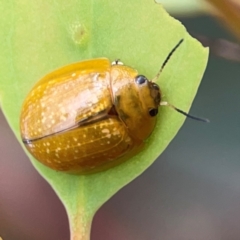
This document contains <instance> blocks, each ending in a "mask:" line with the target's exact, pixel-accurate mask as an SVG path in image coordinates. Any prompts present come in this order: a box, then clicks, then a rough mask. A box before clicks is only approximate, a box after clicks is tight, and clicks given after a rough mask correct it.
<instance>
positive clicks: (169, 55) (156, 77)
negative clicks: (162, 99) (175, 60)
mask: <svg viewBox="0 0 240 240" xmlns="http://www.w3.org/2000/svg"><path fill="white" fill-rule="evenodd" d="M183 40H184V39H183V38H182V39H181V40H180V41H179V42H178V44H177V45H176V46H175V47H174V48H173V49H172V51H171V52H170V53H169V54H168V55H167V57H166V59H165V60H164V62H163V64H162V66H161V68H160V70H159V71H158V73H157V75H156V76H155V77H154V78H153V80H152V82H156V80H157V79H158V78H159V76H160V74H161V72H162V70H163V69H164V67H165V65H166V64H167V62H168V60H169V59H170V58H171V56H172V55H173V53H174V52H175V51H176V50H177V48H178V47H179V46H180V45H181V43H182V42H183Z"/></svg>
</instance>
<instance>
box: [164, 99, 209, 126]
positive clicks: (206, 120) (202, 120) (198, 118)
mask: <svg viewBox="0 0 240 240" xmlns="http://www.w3.org/2000/svg"><path fill="white" fill-rule="evenodd" d="M160 106H168V107H170V108H172V109H174V110H175V111H177V112H179V113H181V114H183V115H184V116H186V117H188V118H192V119H194V120H197V121H201V122H206V123H209V122H210V121H209V119H207V118H200V117H195V116H192V115H190V114H188V113H186V112H184V111H183V110H181V109H179V108H176V107H175V106H173V105H172V104H170V103H168V102H160Z"/></svg>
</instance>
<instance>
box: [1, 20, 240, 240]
mask: <svg viewBox="0 0 240 240" xmlns="http://www.w3.org/2000/svg"><path fill="white" fill-rule="evenodd" d="M181 21H182V22H183V23H184V24H185V26H186V27H187V29H188V30H189V31H190V32H191V33H194V34H199V35H203V36H207V37H211V38H224V39H228V40H230V41H232V40H233V41H234V39H233V37H232V36H231V35H230V34H229V33H228V32H227V31H225V29H224V28H223V27H221V25H220V24H219V23H217V22H215V20H213V19H212V18H208V17H197V18H190V19H181ZM239 92H240V67H239V63H237V62H231V61H228V60H226V59H220V58H217V57H216V56H213V55H210V59H209V64H208V67H207V70H206V72H205V75H204V78H203V80H202V84H201V86H200V88H199V92H198V94H197V97H196V98H195V101H194V104H193V106H192V109H191V113H192V114H195V115H198V116H203V117H207V118H209V119H210V120H211V123H210V124H204V123H199V122H195V121H192V120H186V122H185V124H184V126H183V127H182V129H181V130H180V132H179V133H178V135H177V136H176V138H175V139H174V140H173V141H172V143H171V144H170V146H169V147H168V148H167V150H166V151H165V152H164V153H163V154H162V155H161V156H160V157H159V159H158V160H156V162H155V163H154V164H153V165H152V166H151V167H150V168H149V169H148V170H147V171H146V172H145V173H143V174H142V175H141V176H140V177H138V178H137V179H136V180H135V181H133V182H132V183H130V184H129V185H128V186H126V187H125V188H123V189H122V190H121V191H119V192H118V193H117V194H116V195H115V196H114V197H112V198H111V199H110V200H109V201H108V202H107V203H106V204H105V205H104V206H103V207H102V208H101V209H100V210H99V211H98V213H97V214H96V216H95V218H94V221H93V226H92V234H91V240H146V239H150V240H160V239H161V240H239V239H240V144H239V143H240V94H239ZM0 133H1V134H0V153H1V155H0V169H1V170H0V171H1V173H0V213H1V215H0V236H1V237H2V238H3V240H33V239H34V240H55V239H57V240H67V239H69V228H68V221H67V215H66V213H65V210H64V208H63V206H62V204H61V202H60V201H59V200H58V198H57V196H56V195H55V193H54V192H53V191H52V189H51V188H50V186H49V185H48V184H47V183H46V182H45V180H44V179H42V178H41V177H40V175H39V174H38V173H37V172H36V170H35V169H34V168H33V166H32V165H31V163H30V162H29V160H28V158H27V156H26V155H25V154H24V152H23V150H22V149H21V147H20V145H19V144H18V142H17V140H16V139H15V137H14V135H13V133H12V132H11V130H10V128H9V127H8V125H7V122H6V120H5V119H4V117H3V115H2V113H1V112H0Z"/></svg>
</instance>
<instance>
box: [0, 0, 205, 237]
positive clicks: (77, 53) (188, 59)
mask: <svg viewBox="0 0 240 240" xmlns="http://www.w3.org/2000/svg"><path fill="white" fill-rule="evenodd" d="M0 10H1V21H0V24H1V26H0V27H1V33H0V34H1V37H0V41H1V42H0V43H1V44H0V48H1V54H0V68H1V70H0V73H1V78H0V100H1V107H2V110H3V112H4V114H5V116H6V118H7V120H8V122H9V124H10V126H11V128H12V129H13V131H14V133H15V134H16V136H17V138H18V139H19V142H20V143H21V139H20V134H19V115H20V111H21V105H22V102H23V100H24V97H25V96H26V95H27V93H28V92H29V91H30V89H31V88H32V86H33V85H34V84H35V83H36V81H37V80H38V79H39V78H41V77H42V76H44V75H45V74H47V73H48V72H50V71H52V70H54V69H55V68H59V67H60V66H63V65H66V64H70V63H72V62H76V61H81V60H83V59H91V58H96V57H108V58H109V59H110V60H115V59H118V58H120V59H121V61H123V62H124V63H125V64H126V65H129V66H132V67H133V68H136V69H138V70H139V72H140V73H141V74H144V75H146V76H148V77H149V78H150V79H151V78H153V77H154V76H155V75H156V73H157V72H158V70H159V69H160V66H161V64H162V63H163V61H164V59H165V58H166V56H167V55H168V53H169V52H170V51H171V49H172V48H173V47H174V46H175V45H176V44H177V43H178V42H179V40H180V39H181V38H184V43H183V44H182V45H181V46H180V47H179V48H178V49H177V51H176V53H174V55H173V56H172V57H171V59H170V60H169V62H168V63H167V65H166V67H165V68H164V71H163V72H162V74H161V76H160V79H159V81H158V83H159V84H160V86H161V89H162V92H163V95H164V100H167V101H169V102H170V103H172V104H174V105H176V106H177V107H179V108H181V109H183V110H185V111H188V110H189V108H190V105H191V103H192V101H193V98H194V96H195V94H196V91H197V88H198V85H199V83H200V80H201V78H202V75H203V72H204V69H205V67H206V63H207V55H208V50H207V49H204V48H203V47H202V46H201V45H200V43H198V42H197V41H196V40H194V39H192V38H191V37H190V36H189V35H188V33H187V32H186V30H185V28H184V27H183V26H182V25H181V23H179V22H178V21H176V20H174V19H173V18H171V17H170V16H169V15H168V14H167V13H166V12H165V11H164V10H163V9H162V7H161V6H160V5H159V4H156V3H155V2H154V1H152V0H138V1H124V3H123V1H117V0H104V1H103V0H102V1H100V0H98V1H89V0H82V1H79V0H68V1H64V0H57V1H56V0H55V1H53V0H42V1H32V0H21V1H17V0H11V1H1V3H0ZM184 119H185V118H184V117H183V116H182V115H180V114H179V113H177V112H175V111H173V110H172V109H170V108H167V107H161V109H160V113H159V117H158V123H157V126H156V129H155V131H154V133H153V134H152V135H151V137H150V138H149V139H148V141H147V142H146V147H145V149H144V151H142V152H141V153H139V154H138V155H137V156H135V157H133V158H132V159H131V160H129V161H127V162H126V163H124V164H122V165H120V166H118V167H115V168H113V169H110V170H108V171H105V172H101V173H97V174H93V175H88V176H77V175H75V176H74V175H69V174H65V173H61V172H55V171H53V170H51V169H49V168H47V167H45V166H43V165H41V164H40V163H38V162H37V161H36V160H34V159H33V158H32V157H31V156H30V155H29V154H28V153H27V154H28V156H29V158H30V159H31V161H32V163H33V165H34V166H35V167H36V169H37V170H38V171H39V172H40V174H41V175H42V176H43V177H44V178H45V179H46V180H47V181H48V182H49V183H50V184H51V186H52V187H53V189H54V190H55V191H56V193H57V194H58V196H59V197H60V199H61V201H62V202H63V204H64V206H65V207H66V210H67V212H68V216H69V220H70V226H71V239H74V240H77V239H82V240H84V239H85V240H86V239H89V232H90V226H91V221H92V218H93V215H94V213H95V212H96V211H97V209H98V208H99V207H100V206H101V205H102V204H103V203H104V202H105V201H107V200H108V199H109V198H110V197H111V196H112V195H113V194H114V193H116V192H117V191H118V190H119V189H120V188H122V187H123V186H124V185H126V184H127V183H129V182H130V181H132V180H133V179H134V178H136V177H137V176H138V175H139V174H141V173H142V172H143V171H144V170H145V169H146V168H148V167H149V166H150V165H151V164H152V163H153V161H154V160H155V159H156V158H157V157H158V156H159V155H160V153H161V152H162V151H163V150H164V149H165V148H166V147H167V145H168V144H169V142H170V141H171V139H172V138H173V137H174V136H175V135H176V133H177V131H178V130H179V128H180V127H181V125H182V124H183V121H184ZM21 144H22V143H21ZM16 161H17V159H16Z"/></svg>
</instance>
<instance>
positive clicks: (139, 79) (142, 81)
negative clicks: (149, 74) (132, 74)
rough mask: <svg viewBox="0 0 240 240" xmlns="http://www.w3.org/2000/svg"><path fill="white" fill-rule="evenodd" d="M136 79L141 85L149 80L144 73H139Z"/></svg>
mask: <svg viewBox="0 0 240 240" xmlns="http://www.w3.org/2000/svg"><path fill="white" fill-rule="evenodd" d="M135 81H136V83H137V84H139V85H141V84H144V83H145V82H147V78H146V77H145V76H143V75H138V76H136V78H135Z"/></svg>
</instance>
